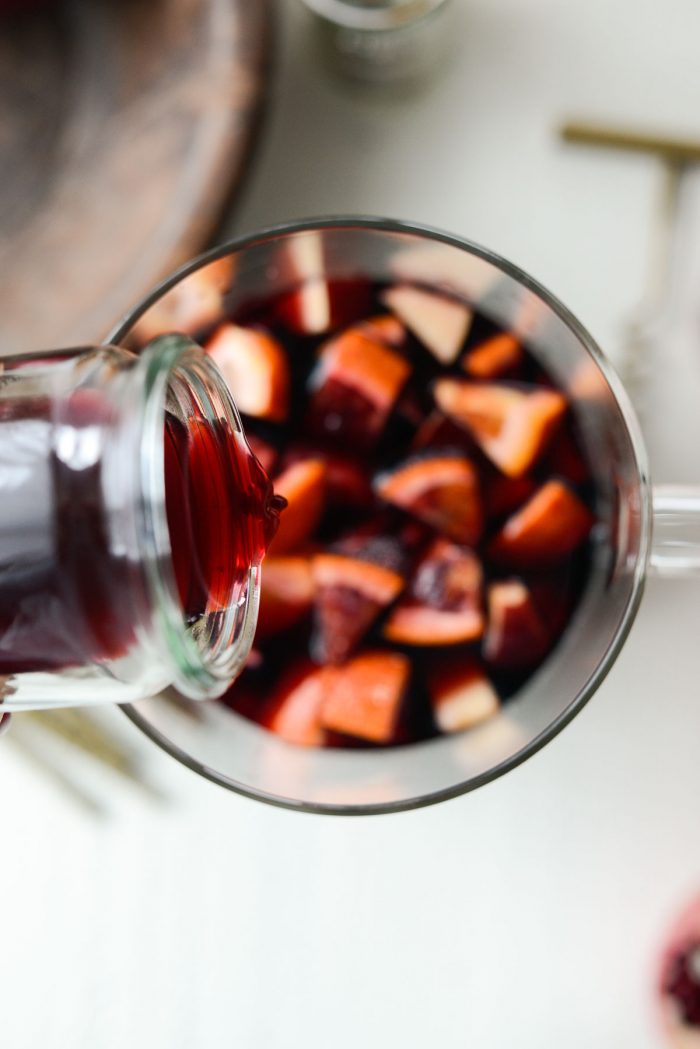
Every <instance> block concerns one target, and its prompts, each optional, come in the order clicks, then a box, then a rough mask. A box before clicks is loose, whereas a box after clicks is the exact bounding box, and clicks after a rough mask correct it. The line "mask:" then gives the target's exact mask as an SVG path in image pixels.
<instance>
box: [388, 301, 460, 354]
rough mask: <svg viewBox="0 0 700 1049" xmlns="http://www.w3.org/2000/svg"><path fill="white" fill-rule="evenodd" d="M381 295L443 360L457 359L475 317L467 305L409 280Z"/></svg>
mask: <svg viewBox="0 0 700 1049" xmlns="http://www.w3.org/2000/svg"><path fill="white" fill-rule="evenodd" d="M381 299H382V302H383V303H384V305H385V306H388V307H389V309H390V310H391V311H392V313H395V314H396V316H397V317H398V318H399V320H401V321H403V323H404V324H405V325H406V327H407V328H408V329H409V330H410V331H412V332H413V334H414V335H415V336H416V338H417V339H419V340H420V342H422V343H423V345H424V346H425V347H426V349H428V350H429V351H430V352H431V353H432V355H433V357H435V359H436V360H437V361H439V362H440V364H453V363H454V361H456V360H457V357H458V356H459V351H460V350H461V349H462V345H463V343H464V340H465V338H466V337H467V334H468V332H469V329H470V327H471V323H472V319H473V317H474V313H473V311H472V310H470V309H469V307H468V306H465V304H464V303H463V302H458V301H457V299H448V298H446V297H445V296H444V295H438V294H436V293H435V292H432V291H425V290H424V289H423V288H414V287H411V285H408V284H406V285H398V286H397V287H394V288H389V289H388V290H387V291H385V292H384V294H383V295H382V296H381Z"/></svg>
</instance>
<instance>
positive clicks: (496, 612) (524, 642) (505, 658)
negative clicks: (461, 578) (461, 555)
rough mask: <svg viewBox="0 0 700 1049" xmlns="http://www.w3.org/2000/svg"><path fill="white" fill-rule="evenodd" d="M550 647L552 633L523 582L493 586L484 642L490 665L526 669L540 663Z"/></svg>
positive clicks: (484, 651)
mask: <svg viewBox="0 0 700 1049" xmlns="http://www.w3.org/2000/svg"><path fill="white" fill-rule="evenodd" d="M549 646H550V637H549V633H548V631H547V629H546V627H545V625H544V623H543V622H542V619H541V618H540V615H539V613H538V612H537V609H536V608H535V605H534V602H533V600H532V595H531V594H530V591H529V590H528V589H527V587H526V586H525V585H524V584H523V583H521V582H520V580H519V579H508V580H506V581H504V582H500V583H492V584H491V586H490V587H489V590H488V629H487V631H486V635H485V637H484V643H483V653H484V659H485V660H486V662H487V663H489V664H490V665H491V666H494V667H499V668H501V669H503V670H517V669H524V668H525V667H531V666H534V665H535V664H536V663H539V662H540V660H541V659H542V658H543V657H544V656H545V654H546V652H547V650H548V649H549Z"/></svg>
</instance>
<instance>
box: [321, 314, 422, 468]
mask: <svg viewBox="0 0 700 1049" xmlns="http://www.w3.org/2000/svg"><path fill="white" fill-rule="evenodd" d="M410 373H411V366H410V364H409V363H408V361H407V360H406V359H405V358H404V357H402V356H401V354H399V353H397V352H396V351H395V350H392V349H390V348H389V347H388V346H385V345H384V344H383V343H381V342H378V341H377V340H376V339H370V338H368V337H367V336H366V335H363V334H362V333H361V332H359V331H357V330H353V329H350V330H348V331H346V332H344V333H343V334H341V335H339V336H338V337H337V338H335V339H332V340H331V341H330V342H328V343H326V344H325V346H323V347H322V349H321V353H320V355H319V360H318V364H317V366H316V368H315V369H314V371H313V372H312V374H311V377H310V379H309V389H310V394H311V396H310V400H309V405H308V409H307V416H306V424H307V428H308V429H309V430H310V432H311V433H312V434H314V435H315V436H317V437H319V438H325V439H326V440H329V439H330V440H332V441H334V442H336V443H339V442H342V443H345V444H346V445H347V446H349V447H352V448H355V449H357V450H358V451H359V452H363V451H367V450H368V449H371V448H372V447H373V446H374V445H375V444H376V443H377V441H378V439H379V437H380V436H381V434H382V431H383V430H384V427H385V425H386V422H387V419H388V418H389V414H390V412H391V410H392V408H393V406H394V404H395V402H396V400H397V399H398V397H399V394H400V393H401V390H402V388H403V386H404V385H405V383H406V381H407V380H408V377H409V375H410Z"/></svg>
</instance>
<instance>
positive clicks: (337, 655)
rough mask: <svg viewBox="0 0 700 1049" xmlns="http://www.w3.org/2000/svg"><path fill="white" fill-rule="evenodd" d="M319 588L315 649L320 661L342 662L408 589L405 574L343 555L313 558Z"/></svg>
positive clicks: (317, 587) (323, 555)
mask: <svg viewBox="0 0 700 1049" xmlns="http://www.w3.org/2000/svg"><path fill="white" fill-rule="evenodd" d="M312 571H313V580H314V584H315V587H316V603H315V617H314V626H315V629H314V635H313V638H312V641H311V648H312V652H313V655H314V658H315V659H316V660H317V661H318V662H319V663H331V664H335V665H337V664H339V663H342V662H344V660H346V659H347V658H348V656H349V655H350V654H351V653H352V652H354V651H355V649H356V648H357V647H358V645H359V644H360V642H361V641H362V639H363V637H364V636H365V634H366V633H367V631H368V630H369V629H370V627H371V626H372V624H373V623H374V621H375V620H376V618H377V616H378V615H379V614H380V612H381V611H382V610H383V609H384V608H386V607H387V605H390V604H391V602H392V601H394V600H396V598H397V597H398V596H399V594H400V593H401V591H402V590H403V588H404V580H403V576H401V575H399V573H398V572H393V571H392V570H391V569H389V568H384V567H383V566H382V565H377V564H372V563H370V562H367V561H360V560H356V559H353V558H350V557H343V556H342V555H340V554H318V555H317V556H316V557H314V559H313V567H312Z"/></svg>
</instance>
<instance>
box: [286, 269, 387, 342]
mask: <svg viewBox="0 0 700 1049" xmlns="http://www.w3.org/2000/svg"><path fill="white" fill-rule="evenodd" d="M371 301H372V299H371V288H370V286H369V284H368V283H367V282H366V281H365V280H338V281H328V280H326V279H325V278H323V277H312V278H310V279H309V280H306V281H304V282H303V284H300V285H299V287H298V288H295V289H294V290H293V291H291V292H288V293H287V294H286V295H282V296H281V297H280V298H279V299H278V301H277V304H276V314H277V317H278V319H279V320H280V321H281V322H282V323H283V324H284V326H285V327H286V328H288V329H289V331H292V332H294V333H295V334H296V335H325V334H326V333H327V332H329V331H333V329H334V328H341V327H343V325H345V324H350V323H352V321H353V320H354V319H355V318H356V317H358V316H362V315H363V314H366V313H367V311H368V310H369V308H370V305H371Z"/></svg>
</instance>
